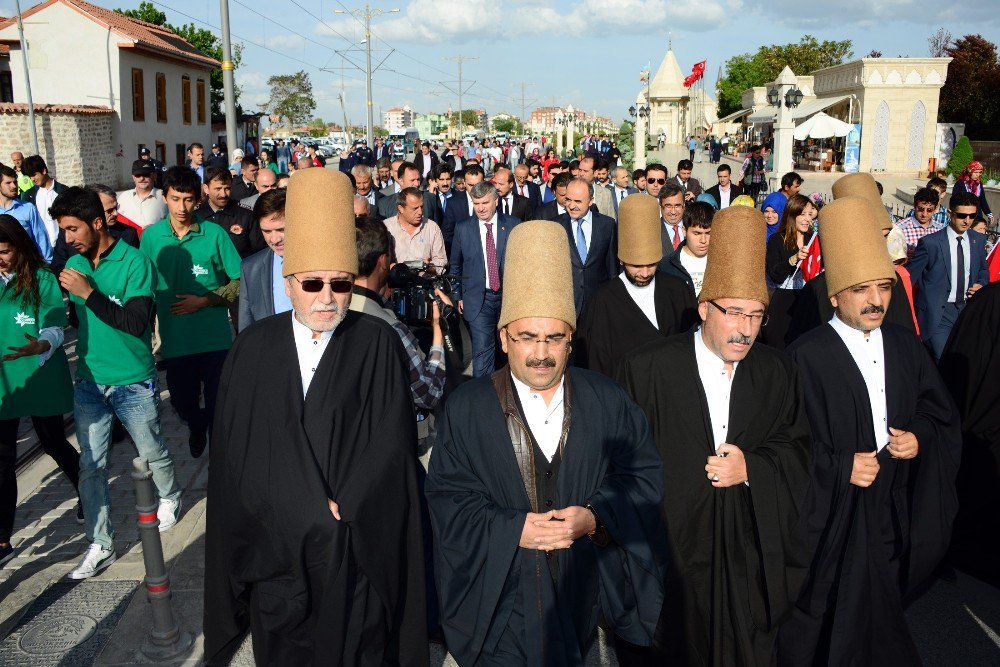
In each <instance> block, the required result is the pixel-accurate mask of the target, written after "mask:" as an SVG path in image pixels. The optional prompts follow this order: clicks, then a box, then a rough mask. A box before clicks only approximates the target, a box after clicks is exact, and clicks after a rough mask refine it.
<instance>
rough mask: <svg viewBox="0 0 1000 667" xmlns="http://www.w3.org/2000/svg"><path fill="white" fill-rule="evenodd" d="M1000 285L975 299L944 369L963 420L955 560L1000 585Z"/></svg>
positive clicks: (947, 350)
mask: <svg viewBox="0 0 1000 667" xmlns="http://www.w3.org/2000/svg"><path fill="white" fill-rule="evenodd" d="M998 337H1000V283H993V284H991V285H987V286H986V287H983V288H982V289H981V290H979V291H978V292H977V293H976V295H975V296H974V297H972V298H971V299H969V302H968V305H967V306H966V307H965V309H964V310H963V311H962V313H961V315H959V316H958V321H957V322H956V323H955V327H954V328H953V329H952V330H951V337H950V338H949V339H948V344H947V345H946V346H945V348H944V352H943V353H942V355H941V362H940V363H939V365H938V368H939V369H940V370H941V375H942V377H943V378H944V382H945V384H946V385H947V386H948V390H949V391H950V392H951V395H952V397H953V398H954V399H955V403H957V404H958V411H959V414H960V415H961V418H962V441H963V445H962V465H961V467H960V468H959V471H958V502H959V510H958V517H956V519H955V534H954V537H953V540H952V551H951V561H952V563H953V564H954V565H955V566H957V567H961V568H962V569H964V570H967V571H969V572H970V573H971V574H973V575H975V576H976V577H978V578H980V579H982V580H984V581H988V582H990V583H991V584H993V585H994V586H1000V574H998V572H997V558H998V554H1000V349H998V348H997V340H998Z"/></svg>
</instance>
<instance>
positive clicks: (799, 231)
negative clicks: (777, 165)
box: [760, 194, 816, 350]
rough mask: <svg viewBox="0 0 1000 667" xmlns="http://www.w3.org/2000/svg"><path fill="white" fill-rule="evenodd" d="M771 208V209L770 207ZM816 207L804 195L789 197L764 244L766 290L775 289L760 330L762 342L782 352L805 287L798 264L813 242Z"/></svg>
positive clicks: (799, 264)
mask: <svg viewBox="0 0 1000 667" xmlns="http://www.w3.org/2000/svg"><path fill="white" fill-rule="evenodd" d="M769 208H770V207H769ZM815 208H816V205H815V204H813V202H812V200H811V199H809V197H806V196H805V195H799V194H796V195H792V197H791V198H790V199H789V200H788V203H787V204H785V210H784V211H783V212H782V215H781V224H779V225H778V231H777V232H776V233H775V234H774V235H773V236H771V238H770V239H768V241H767V256H766V259H765V266H766V270H767V282H768V287H769V288H774V292H773V293H772V294H771V303H770V304H769V306H768V309H767V324H765V325H764V326H763V327H762V328H761V330H760V339H761V341H762V342H763V343H766V344H767V345H770V346H771V347H774V348H777V349H779V350H783V349H785V345H786V344H787V342H790V341H787V342H786V340H785V338H786V334H787V333H788V328H789V325H790V324H791V320H792V310H793V309H794V306H795V301H796V299H797V298H798V297H799V294H798V292H799V290H801V289H802V288H803V287H805V284H806V279H805V276H804V275H803V273H802V269H801V265H802V260H804V259H805V258H806V257H807V256H808V255H809V242H810V241H811V240H812V237H813V234H815V230H814V229H813V217H814V216H813V212H814V210H815Z"/></svg>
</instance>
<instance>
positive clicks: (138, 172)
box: [132, 160, 156, 176]
mask: <svg viewBox="0 0 1000 667" xmlns="http://www.w3.org/2000/svg"><path fill="white" fill-rule="evenodd" d="M155 171H156V167H154V166H153V163H152V161H151V160H136V161H135V162H133V163H132V175H133V176H149V175H151V174H152V173H153V172H155Z"/></svg>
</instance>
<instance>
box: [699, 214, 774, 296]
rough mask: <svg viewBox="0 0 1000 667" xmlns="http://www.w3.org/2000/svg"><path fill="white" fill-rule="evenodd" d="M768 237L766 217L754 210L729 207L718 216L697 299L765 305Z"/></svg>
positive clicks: (713, 227) (715, 218)
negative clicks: (736, 300)
mask: <svg viewBox="0 0 1000 667" xmlns="http://www.w3.org/2000/svg"><path fill="white" fill-rule="evenodd" d="M766 236H767V223H766V222H764V214H763V213H761V212H760V211H758V210H757V209H755V208H750V207H748V206H730V207H729V208H724V209H722V210H721V211H719V212H718V213H716V214H715V217H714V218H712V239H711V241H710V242H709V244H708V264H707V265H706V266H705V280H704V282H703V283H702V285H701V293H700V294H699V295H698V300H699V301H714V300H715V299H751V300H753V301H760V302H761V303H762V304H764V305H765V306H766V305H767V304H768V301H769V297H768V294H767V281H766V280H765V278H764V271H765V269H764V266H765V262H764V256H765V254H766V252H765V251H766V248H765V245H764V239H765V237H766Z"/></svg>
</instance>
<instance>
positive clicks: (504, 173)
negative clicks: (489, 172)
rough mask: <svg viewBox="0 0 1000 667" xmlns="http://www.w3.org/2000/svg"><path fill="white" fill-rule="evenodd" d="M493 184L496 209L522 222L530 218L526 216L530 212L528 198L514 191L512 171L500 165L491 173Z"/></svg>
mask: <svg viewBox="0 0 1000 667" xmlns="http://www.w3.org/2000/svg"><path fill="white" fill-rule="evenodd" d="M493 186H494V187H495V188H496V189H497V201H498V204H497V207H498V208H497V210H499V211H500V212H501V213H503V214H504V215H510V216H513V217H515V218H517V219H518V220H521V221H522V222H523V221H525V220H530V219H531V218H529V217H528V216H529V215H530V214H531V203H530V202H529V201H528V198H527V197H522V196H521V195H519V194H517V193H516V192H514V172H512V171H511V170H510V169H508V168H507V167H500V168H499V169H497V170H496V172H494V174H493Z"/></svg>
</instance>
